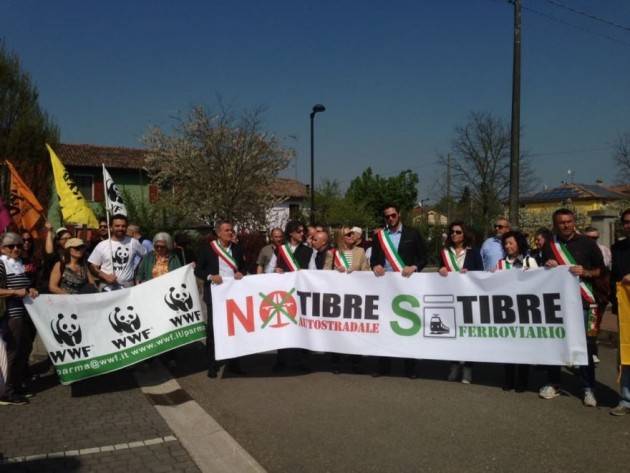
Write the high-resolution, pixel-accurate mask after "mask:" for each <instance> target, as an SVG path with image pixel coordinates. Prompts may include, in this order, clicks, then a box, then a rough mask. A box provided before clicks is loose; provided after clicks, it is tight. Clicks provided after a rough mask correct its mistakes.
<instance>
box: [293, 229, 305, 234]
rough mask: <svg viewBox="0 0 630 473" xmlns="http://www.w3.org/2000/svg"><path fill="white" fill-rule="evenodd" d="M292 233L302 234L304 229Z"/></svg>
mask: <svg viewBox="0 0 630 473" xmlns="http://www.w3.org/2000/svg"><path fill="white" fill-rule="evenodd" d="M293 233H304V229H303V228H302V229H301V230H295V231H294V232H293Z"/></svg>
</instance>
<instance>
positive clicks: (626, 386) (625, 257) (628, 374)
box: [610, 208, 630, 416]
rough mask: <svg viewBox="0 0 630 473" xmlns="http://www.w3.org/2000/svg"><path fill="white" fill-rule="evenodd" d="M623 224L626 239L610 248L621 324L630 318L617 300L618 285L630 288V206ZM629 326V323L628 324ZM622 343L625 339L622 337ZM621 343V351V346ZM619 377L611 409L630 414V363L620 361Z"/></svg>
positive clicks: (613, 412)
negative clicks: (615, 398)
mask: <svg viewBox="0 0 630 473" xmlns="http://www.w3.org/2000/svg"><path fill="white" fill-rule="evenodd" d="M621 224H622V225H623V234H624V236H625V238H624V239H622V240H618V241H616V242H615V244H614V245H613V246H612V247H611V248H610V252H611V255H612V268H611V270H610V283H611V291H610V293H611V296H612V302H613V304H612V305H613V313H615V314H618V316H619V322H620V325H622V324H623V323H624V320H625V321H629V320H630V314H627V313H625V312H623V311H624V310H625V311H627V312H630V306H628V305H624V304H623V301H622V307H619V304H618V302H619V301H618V300H617V290H618V289H617V286H618V285H619V286H620V287H619V290H626V292H627V291H628V288H630V208H628V209H626V210H624V211H623V213H622V214H621ZM626 326H627V325H626ZM620 335H622V336H623V327H620ZM619 341H620V343H622V342H623V340H622V339H621V337H620V340H619ZM622 346H623V345H620V352H621V350H622V349H621V347H622ZM619 358H620V360H622V359H623V356H622V353H620V356H619ZM619 370H620V373H619V379H620V389H619V394H620V399H619V404H618V405H617V406H616V407H615V408H613V409H612V410H611V411H610V414H611V415H614V416H623V415H626V414H630V365H628V364H625V365H624V364H623V362H621V363H620V366H619Z"/></svg>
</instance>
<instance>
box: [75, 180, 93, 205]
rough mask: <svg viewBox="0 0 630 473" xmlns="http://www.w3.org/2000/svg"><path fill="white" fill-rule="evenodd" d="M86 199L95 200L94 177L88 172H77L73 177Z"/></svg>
mask: <svg viewBox="0 0 630 473" xmlns="http://www.w3.org/2000/svg"><path fill="white" fill-rule="evenodd" d="M72 179H73V180H74V183H75V184H76V185H77V187H78V188H79V190H80V191H81V194H82V195H83V197H85V200H89V201H93V200H94V177H93V176H88V175H86V174H76V175H74V176H73V177H72Z"/></svg>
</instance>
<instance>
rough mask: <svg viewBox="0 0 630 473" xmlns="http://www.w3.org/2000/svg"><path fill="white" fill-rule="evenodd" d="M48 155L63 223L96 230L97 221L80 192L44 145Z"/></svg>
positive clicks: (57, 159)
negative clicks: (81, 225)
mask: <svg viewBox="0 0 630 473" xmlns="http://www.w3.org/2000/svg"><path fill="white" fill-rule="evenodd" d="M46 148H48V152H49V153H50V163H51V165H52V168H53V174H54V176H55V187H56V188H57V195H58V196H59V207H60V208H61V215H62V216H63V221H64V222H66V223H74V224H83V225H87V227H88V228H98V220H97V219H96V216H95V215H94V212H92V209H91V208H90V207H89V206H88V204H87V202H86V201H85V198H84V197H83V195H82V194H81V191H80V190H79V188H78V187H77V185H76V184H75V183H74V181H73V180H72V179H71V178H70V175H69V174H68V171H66V168H65V167H64V165H63V164H62V163H61V161H60V160H59V158H58V157H57V155H56V154H55V152H54V151H53V149H52V148H51V147H50V145H48V144H46Z"/></svg>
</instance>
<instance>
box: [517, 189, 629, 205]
mask: <svg viewBox="0 0 630 473" xmlns="http://www.w3.org/2000/svg"><path fill="white" fill-rule="evenodd" d="M627 198H628V196H627V195H624V194H622V193H621V192H617V191H614V190H612V189H610V188H607V187H604V186H601V185H599V184H562V185H561V186H558V187H554V188H553V189H547V190H544V191H540V192H536V193H534V194H530V195H526V196H523V197H521V198H520V201H521V203H524V204H527V203H534V202H558V201H564V200H568V199H571V200H593V199H595V200H621V199H627Z"/></svg>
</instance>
